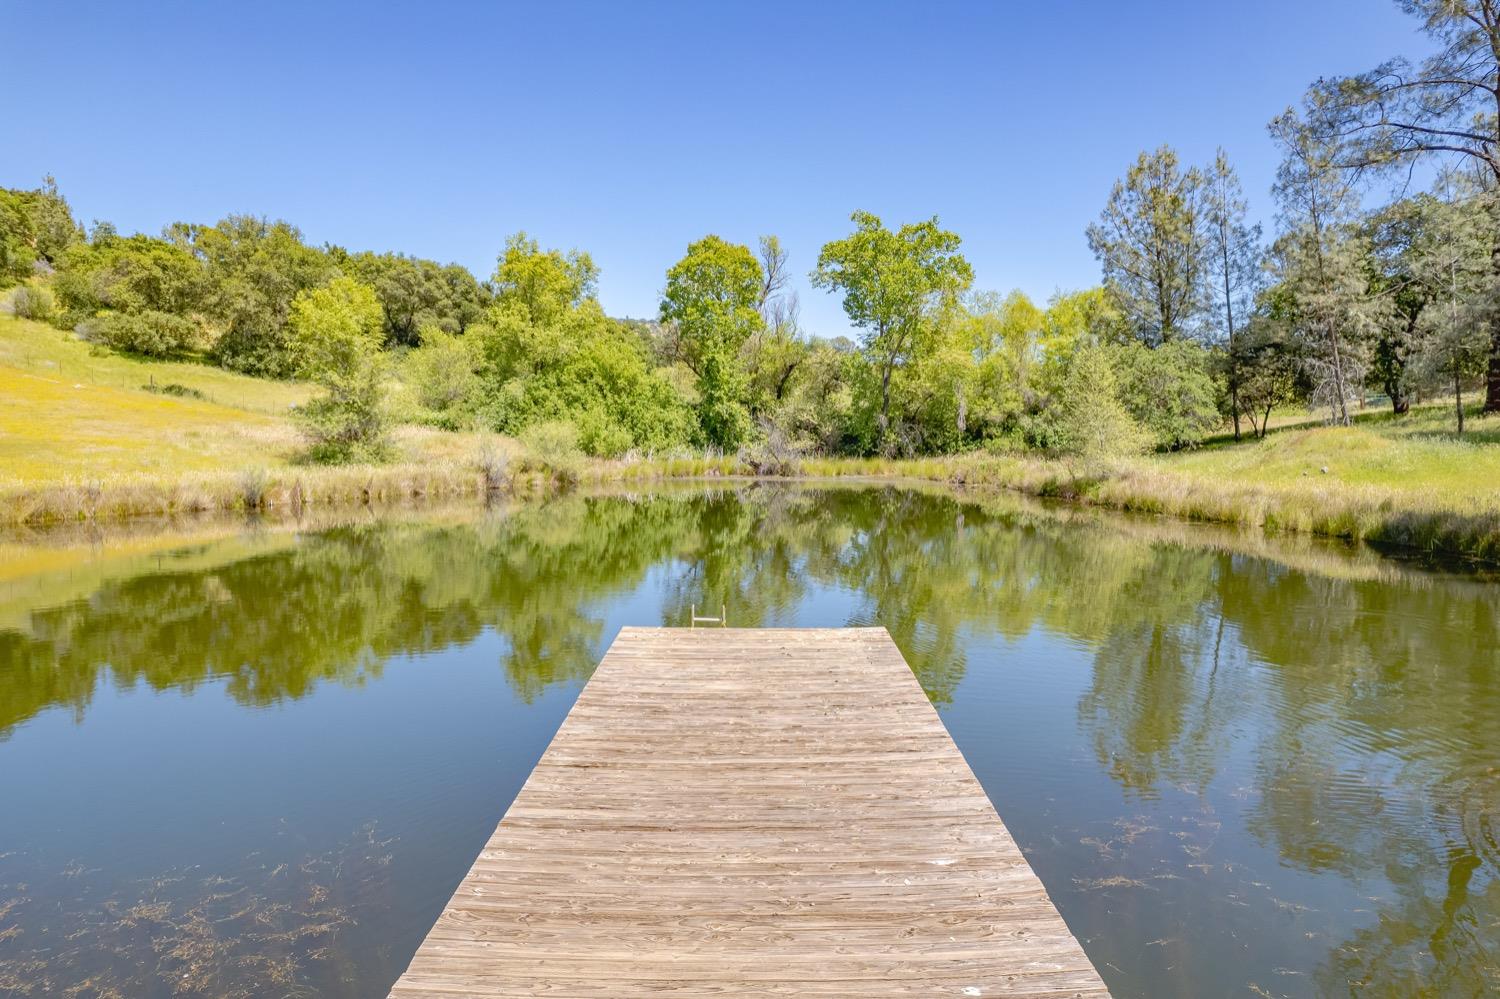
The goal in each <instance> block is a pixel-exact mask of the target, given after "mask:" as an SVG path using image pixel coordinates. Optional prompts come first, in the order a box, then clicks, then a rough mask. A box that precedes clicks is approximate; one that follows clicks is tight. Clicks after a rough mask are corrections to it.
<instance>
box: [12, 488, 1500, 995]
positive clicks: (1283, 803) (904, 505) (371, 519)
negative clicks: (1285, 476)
mask: <svg viewBox="0 0 1500 999" xmlns="http://www.w3.org/2000/svg"><path fill="white" fill-rule="evenodd" d="M351 519H352V521H353V522H351V523H346V524H343V525H340V526H332V527H319V528H316V529H313V528H312V527H310V526H308V525H303V526H302V527H300V528H298V527H297V526H296V525H259V526H256V525H236V526H229V527H219V528H214V529H209V528H206V527H201V526H200V527H194V526H188V527H180V528H176V529H174V530H177V531H178V532H179V533H177V534H175V535H169V536H167V537H166V538H156V539H152V538H148V537H146V536H144V535H143V534H142V533H141V532H140V531H139V530H137V531H135V532H134V533H132V534H129V535H119V536H113V537H106V538H103V539H98V540H96V541H95V542H94V543H93V544H92V545H91V544H89V543H88V539H86V538H85V539H79V538H76V537H73V538H65V539H58V538H51V537H43V538H36V539H30V540H27V541H25V542H24V543H12V542H7V543H6V544H5V545H4V546H0V553H3V555H4V558H5V560H6V561H7V562H8V563H9V564H8V565H5V566H3V567H0V569H3V571H0V995H18V996H28V995H37V996H52V995H76V996H81V997H89V996H131V997H134V996H147V997H150V996H184V995H186V996H215V997H220V996H224V997H233V996H313V995H322V996H339V997H343V996H350V997H364V996H379V995H383V994H384V992H385V990H386V989H387V988H388V987H389V985H390V984H391V983H392V982H393V981H394V980H395V978H396V976H397V975H398V974H400V972H401V970H402V969H403V968H404V967H405V965H406V962H407V961H408V960H409V959H410V957H411V955H412V953H413V951H414V950H415V949H416V947H417V945H418V943H419V942H420V941H421V939H422V937H423V935H424V934H425V933H426V931H427V929H428V927H429V926H430V925H431V923H432V921H433V919H434V918H435V917H436V916H437V914H438V912H439V911H440V910H441V908H442V906H443V905H444V903H445V902H446V900H447V898H448V896H449V894H450V893H451V892H452V890H453V889H454V887H455V886H456V885H457V884H458V881H459V879H460V878H461V877H462V876H463V874H464V872H465V871H466V870H467V869H468V867H469V865H470V863H471V862H472V861H473V859H474V857H475V855H476V854H477V853H478V851H479V849H480V846H481V845H482V844H483V842H484V841H485V839H486V838H487V837H488V836H489V834H490V832H491V831H492V829H493V828H494V826H495V823H496V822H497V821H498V820H499V818H500V816H501V815H502V814H503V813H504V811H505V809H506V807H507V806H508V804H509V803H510V801H511V799H512V797H513V796H514V795H515V793H516V792H517V791H518V790H519V788H520V786H521V784H522V782H523V781H524V780H525V778H526V775H527V774H528V773H529V771H530V769H531V767H532V766H533V765H534V764H535V762H536V760H537V759H538V758H539V757H540V756H541V754H542V752H543V750H544V749H545V748H546V746H547V743H548V741H549V740H550V739H551V737H552V734H553V733H554V732H555V731H556V729H557V726H558V725H559V724H560V723H561V721H562V718H563V716H564V714H565V713H566V712H567V710H568V708H569V706H570V705H571V704H572V702H573V699H574V698H575V697H576V696H577V695H578V692H579V690H580V689H581V687H582V685H583V684H584V682H585V681H586V680H587V679H588V677H589V674H590V671H591V670H592V669H593V666H594V664H595V663H596V662H597V660H598V658H599V657H600V655H602V653H603V651H604V649H605V648H606V647H607V646H608V644H609V642H610V641H611V639H612V638H613V637H614V635H615V633H616V631H617V630H618V629H619V628H620V627H621V626H622V625H626V624H642V625H656V624H682V623H684V622H685V621H686V618H687V614H688V608H689V606H690V605H691V604H697V605H698V606H700V607H711V608H715V609H717V608H718V607H719V606H720V605H721V604H723V605H726V606H727V607H728V613H729V618H730V622H731V623H732V624H735V625H794V626H815V625H816V626H838V625H867V624H881V625H884V626H885V627H886V628H888V629H889V630H890V632H891V634H892V635H893V636H894V638H895V640H896V642H897V644H898V645H899V646H900V647H901V649H902V651H903V652H904V653H905V655H906V657H907V659H908V661H909V662H910V663H911V665H912V668H913V669H914V670H915V672H916V674H917V676H918V678H919V679H920V681H921V683H922V686H923V688H924V689H925V690H926V691H927V693H928V695H929V696H930V697H931V698H932V700H933V702H934V703H935V704H936V705H937V707H938V710H939V713H940V715H941V717H942V719H943V721H944V722H945V723H946V724H947V726H948V729H949V731H950V732H951V733H952V735H953V737H954V739H955V740H956V741H957V743H958V745H959V747H960V748H961V749H962V750H963V752H964V755H965V756H966V757H967V758H968V760H969V762H970V764H971V766H972V767H973V769H974V771H975V772H976V774H977V775H978V776H979V779H980V780H981V781H982V782H983V784H984V787H985V789H986V790H987V791H988V793H989V794H990V796H991V798H992V799H993V800H994V802H995V804H996V806H997V808H998V810H999V812H1000V815H1001V816H1002V818H1003V819H1004V821H1005V823H1006V824H1007V826H1008V827H1009V829H1010V831H1011V833H1012V834H1013V835H1014V837H1015V838H1016V840H1017V841H1018V842H1019V843H1020V845H1021V847H1022V849H1023V850H1024V851H1025V853H1026V856H1027V858H1028V859H1029V860H1030V861H1031V863H1032V865H1033V866H1034V867H1035V868H1036V870H1037V872H1038V874H1040V876H1041V878H1042V880H1043V881H1044V882H1045V883H1046V885H1047V888H1048V890H1049V891H1050V892H1051V894H1052V897H1053V899H1054V900H1055V901H1056V903H1057V906H1058V908H1059V909H1060V910H1061V911H1062V914H1063V916H1064V917H1065V918H1066V919H1067V921H1068V924H1069V926H1070V927H1071V928H1072V930H1073V931H1074V933H1075V934H1076V935H1077V936H1078V937H1079V939H1080V940H1081V941H1082V942H1083V944H1084V947H1085V949H1086V950H1087V952H1088V954H1089V956H1090V957H1091V958H1092V959H1093V961H1094V963H1095V964H1096V965H1097V966H1098V968H1099V970H1100V972H1101V973H1102V975H1103V976H1104V979H1105V981H1106V982H1107V983H1108V984H1109V986H1110V988H1111V989H1112V990H1113V991H1114V994H1115V995H1117V996H1184V997H1204V996H1344V995H1354V996H1413V995H1431V996H1479V995H1494V994H1500V643H1497V638H1500V583H1497V582H1495V581H1493V580H1490V579H1486V578H1482V577H1479V576H1476V575H1473V574H1467V575H1466V574H1462V573H1455V572H1443V571H1436V570H1432V569H1429V568H1419V567H1415V566H1410V565H1404V564H1402V563H1399V562H1396V561H1393V560H1391V559H1388V558H1382V557H1380V556H1378V555H1376V554H1374V553H1371V552H1368V551H1360V552H1349V551H1345V550H1342V549H1336V548H1331V547H1325V546H1319V545H1314V544H1311V543H1307V542H1303V543H1301V544H1297V545H1280V544H1276V543H1272V542H1269V541H1267V540H1265V539H1263V538H1258V537H1256V538H1251V537H1248V536H1239V535H1233V534H1225V533H1219V532H1215V531H1211V530H1207V529H1197V528H1192V527H1189V526H1185V525H1177V524H1172V523H1169V522H1162V521H1143V520H1127V519H1123V518H1117V517H1110V516H1106V515H1103V514H1099V513H1082V512H1078V511H1068V510H1050V509H1043V508H1039V507H1036V506H1031V505H1025V504H1022V503H1021V502H1020V501H1019V500H1015V499H1006V498H1004V497H973V496H969V497H964V496H958V495H954V494H951V493H947V492H943V491H939V490H916V489H907V488H897V487H857V488H856V487H851V488H826V489H825V488H812V487H803V488H794V487H757V486H744V487H731V488H724V489H709V490H705V489H702V488H698V487H694V488H692V489H675V490H670V491H666V492H660V493H642V494H639V495H630V496H627V495H595V496H578V495H575V496H569V497H563V498H557V499H553V500H547V501H536V502H534V503H528V504H521V505H514V506H508V507H503V508H496V509H491V510H479V509H474V510H468V511H429V512H425V513H422V512H410V511H408V512H404V513H399V514H391V515H386V516H375V515H366V516H364V517H353V518H351ZM68 989H74V990H76V991H73V992H68V991H66V990H68Z"/></svg>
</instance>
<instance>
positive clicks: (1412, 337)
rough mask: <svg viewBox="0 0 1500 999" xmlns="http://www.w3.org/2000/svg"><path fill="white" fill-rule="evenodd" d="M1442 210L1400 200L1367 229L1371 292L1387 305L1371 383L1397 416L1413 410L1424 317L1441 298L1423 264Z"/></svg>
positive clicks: (1429, 201) (1422, 198)
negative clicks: (1425, 248) (1420, 260)
mask: <svg viewBox="0 0 1500 999" xmlns="http://www.w3.org/2000/svg"><path fill="white" fill-rule="evenodd" d="M1437 205H1438V201H1437V199H1436V198H1434V197H1432V195H1430V194H1419V195H1417V196H1415V197H1411V198H1400V199H1398V200H1396V201H1394V202H1392V203H1391V204H1389V205H1387V206H1385V207H1384V208H1381V209H1380V210H1378V211H1376V212H1374V213H1372V214H1371V215H1370V216H1369V217H1368V218H1366V219H1365V220H1364V222H1363V224H1362V226H1361V229H1362V232H1363V234H1364V235H1365V236H1366V237H1367V238H1368V239H1369V241H1370V263H1371V268H1370V290H1371V294H1372V295H1374V296H1376V297H1377V298H1378V299H1379V300H1381V301H1382V302H1383V303H1384V308H1382V309H1380V310H1379V311H1378V312H1376V313H1375V316H1374V318H1375V325H1376V328H1375V334H1374V337H1375V339H1374V343H1373V344H1372V346H1371V353H1370V368H1369V373H1368V375H1367V383H1368V384H1369V385H1370V386H1371V387H1372V388H1375V389H1378V390H1379V391H1381V392H1384V393H1385V395H1386V397H1387V398H1388V399H1390V401H1391V412H1392V413H1393V414H1395V415H1396V416H1400V415H1401V414H1403V413H1405V412H1407V411H1408V410H1409V409H1410V408H1411V393H1412V389H1413V387H1414V384H1413V383H1414V380H1415V378H1416V374H1417V372H1416V370H1415V368H1414V366H1413V360H1414V358H1415V353H1416V350H1417V347H1418V341H1419V340H1420V338H1421V337H1420V331H1421V325H1422V321H1423V313H1424V312H1425V311H1426V310H1427V309H1428V308H1429V307H1431V306H1432V304H1433V302H1434V300H1435V297H1436V296H1437V295H1438V294H1439V293H1440V292H1441V290H1442V288H1441V286H1440V285H1433V284H1430V283H1429V282H1428V281H1425V280H1423V275H1422V274H1420V273H1419V267H1418V258H1419V254H1420V247H1421V245H1422V244H1423V242H1424V239H1425V234H1426V233H1427V232H1428V231H1429V230H1430V228H1431V226H1432V222H1433V213H1434V210H1435V209H1436V207H1437Z"/></svg>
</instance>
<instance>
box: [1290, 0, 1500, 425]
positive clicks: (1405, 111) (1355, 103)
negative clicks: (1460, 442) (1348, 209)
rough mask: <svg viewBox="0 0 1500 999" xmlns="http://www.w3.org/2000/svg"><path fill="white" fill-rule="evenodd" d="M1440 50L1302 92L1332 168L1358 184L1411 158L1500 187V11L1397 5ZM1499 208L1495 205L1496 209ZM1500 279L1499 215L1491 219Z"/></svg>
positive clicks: (1499, 346) (1489, 378)
mask: <svg viewBox="0 0 1500 999" xmlns="http://www.w3.org/2000/svg"><path fill="white" fill-rule="evenodd" d="M1400 6H1401V8H1402V9H1403V10H1404V11H1405V12H1406V13H1408V14H1410V15H1412V16H1413V17H1415V18H1416V19H1417V20H1418V21H1420V22H1421V26H1422V28H1421V30H1422V31H1423V33H1424V34H1426V35H1427V36H1428V38H1430V39H1431V40H1432V41H1433V42H1435V43H1436V50H1435V51H1434V52H1432V54H1431V55H1429V56H1427V57H1426V58H1425V59H1423V60H1422V61H1421V62H1419V63H1417V64H1415V65H1413V64H1412V63H1411V62H1410V61H1409V60H1407V59H1404V58H1394V59H1390V60H1388V61H1386V62H1383V63H1381V64H1380V65H1379V66H1376V67H1375V68H1374V69H1372V70H1369V71H1368V72H1365V73H1358V74H1355V75H1352V76H1331V77H1326V78H1324V79H1321V80H1319V81H1318V82H1317V83H1315V84H1314V85H1313V86H1312V88H1311V89H1310V90H1309V92H1308V97H1307V104H1308V108H1309V112H1310V114H1309V126H1310V128H1312V129H1313V130H1314V131H1316V132H1317V133H1318V135H1319V136H1320V137H1321V138H1322V139H1323V140H1324V141H1326V142H1328V143H1329V144H1330V145H1332V146H1333V147H1334V150H1335V155H1334V157H1333V161H1334V165H1335V167H1336V168H1338V169H1340V170H1342V171H1344V172H1345V173H1346V174H1348V175H1350V177H1351V178H1354V177H1357V176H1359V175H1360V174H1362V173H1365V172H1368V171H1370V170H1371V169H1372V168H1373V169H1376V170H1380V169H1385V170H1404V169H1407V168H1409V167H1410V166H1411V164H1412V162H1413V161H1414V160H1436V161H1438V162H1443V163H1451V162H1453V161H1455V160H1458V161H1462V162H1465V163H1468V164H1470V165H1472V166H1473V167H1474V168H1475V169H1476V170H1478V171H1479V172H1480V173H1481V174H1482V175H1483V176H1484V177H1485V178H1486V179H1487V182H1488V184H1489V185H1490V186H1492V187H1493V186H1495V185H1497V184H1500V114H1497V113H1496V111H1497V104H1500V6H1497V5H1496V4H1495V3H1494V2H1492V0H1401V2H1400ZM1493 207H1494V208H1495V209H1496V210H1497V211H1500V204H1497V205H1494V206H1493ZM1489 231H1490V235H1489V240H1490V248H1491V260H1492V269H1493V270H1494V271H1495V273H1496V274H1497V276H1500V214H1497V215H1494V216H1492V218H1491V220H1490V230H1489ZM1490 320H1491V325H1490V326H1489V327H1488V329H1489V335H1490V347H1489V354H1488V361H1487V371H1486V384H1485V401H1484V411H1485V412H1487V413H1490V412H1496V411H1500V314H1496V315H1493V316H1491V317H1490Z"/></svg>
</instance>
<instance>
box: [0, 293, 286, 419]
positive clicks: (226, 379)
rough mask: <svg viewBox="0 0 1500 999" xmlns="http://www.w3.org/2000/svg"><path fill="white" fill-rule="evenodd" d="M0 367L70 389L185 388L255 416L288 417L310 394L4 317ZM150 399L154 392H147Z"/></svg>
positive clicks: (1, 317)
mask: <svg viewBox="0 0 1500 999" xmlns="http://www.w3.org/2000/svg"><path fill="white" fill-rule="evenodd" d="M0 367H3V368H5V369H7V374H8V375H9V374H11V373H25V374H29V375H34V376H37V377H41V378H47V379H51V380H52V381H56V382H61V383H66V384H78V383H81V384H85V385H91V386H101V387H105V388H114V389H126V390H130V391H139V390H141V389H143V388H144V387H147V386H150V385H152V384H154V385H155V386H156V387H157V388H158V389H160V388H163V387H165V386H168V385H180V386H182V387H184V388H187V389H190V390H192V391H194V392H197V393H199V395H201V396H202V401H205V402H211V403H217V404H219V405H221V406H228V407H231V408H234V409H240V410H248V411H250V412H254V413H265V414H271V415H284V414H285V413H286V411H287V409H288V408H289V407H291V406H293V405H295V404H297V403H299V402H302V401H303V400H305V399H306V398H307V397H308V396H309V395H310V394H311V389H310V388H309V387H308V386H306V385H301V384H296V383H293V382H277V381H270V380H268V379H264V378H250V377H247V376H245V375H239V374H235V373H234V372H232V371H225V370H224V369H223V368H218V367H214V366H212V365H209V364H200V363H195V362H192V361H145V360H140V359H137V358H133V357H126V356H124V355H122V354H117V353H115V352H114V351H111V350H104V349H101V348H97V347H94V346H91V345H90V344H87V343H84V342H83V341H81V340H79V339H78V338H77V337H75V336H73V335H72V334H71V333H65V332H63V331H61V330H59V329H56V328H55V327H52V326H48V325H47V324H45V323H37V322H32V321H30V320H27V319H17V318H16V317H14V316H10V315H6V314H4V313H3V312H0ZM148 394H149V393H148Z"/></svg>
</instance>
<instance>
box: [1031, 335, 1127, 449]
mask: <svg viewBox="0 0 1500 999" xmlns="http://www.w3.org/2000/svg"><path fill="white" fill-rule="evenodd" d="M1043 419H1044V420H1045V421H1046V424H1040V425H1037V426H1036V427H1035V428H1034V429H1035V432H1036V433H1037V434H1038V435H1039V437H1041V438H1042V439H1045V440H1047V441H1049V442H1050V444H1049V447H1048V450H1049V451H1050V452H1051V453H1052V454H1055V455H1057V456H1059V457H1062V458H1077V459H1081V460H1082V461H1083V462H1084V463H1085V464H1094V463H1097V462H1100V461H1107V460H1108V459H1111V458H1118V457H1124V456H1126V455H1131V454H1139V453H1140V452H1141V451H1143V450H1145V448H1146V446H1147V444H1148V440H1147V435H1146V432H1145V431H1143V430H1142V428H1141V427H1140V426H1139V425H1138V424H1137V423H1136V422H1135V420H1134V419H1132V418H1131V415H1130V413H1129V412H1128V411H1127V410H1126V408H1125V406H1124V405H1123V404H1122V403H1121V402H1120V398H1119V395H1118V394H1117V390H1116V387H1115V375H1114V370H1113V369H1112V368H1111V366H1110V357H1109V352H1108V350H1107V349H1106V348H1103V347H1081V348H1079V349H1078V350H1077V351H1075V352H1074V354H1073V357H1072V359H1071V360H1070V361H1069V362H1068V374H1067V378H1066V379H1065V380H1064V382H1063V386H1062V391H1061V392H1059V393H1058V398H1057V399H1056V400H1055V402H1054V404H1053V405H1052V406H1051V407H1050V408H1049V409H1048V410H1047V411H1046V413H1044V414H1043Z"/></svg>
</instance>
